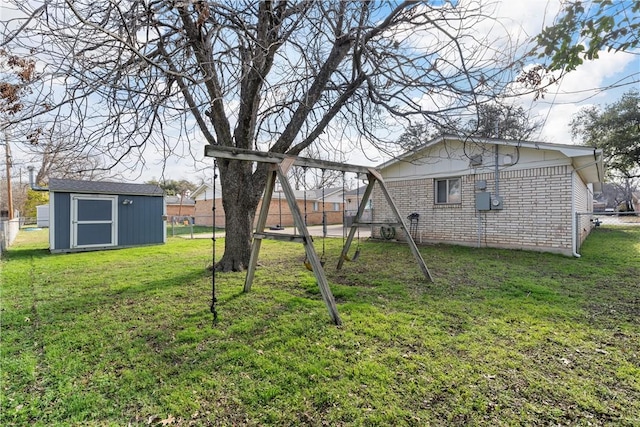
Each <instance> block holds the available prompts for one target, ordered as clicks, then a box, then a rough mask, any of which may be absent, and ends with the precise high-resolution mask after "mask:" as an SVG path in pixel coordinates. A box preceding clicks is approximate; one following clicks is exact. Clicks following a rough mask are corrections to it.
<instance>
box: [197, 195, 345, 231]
mask: <svg viewBox="0 0 640 427" xmlns="http://www.w3.org/2000/svg"><path fill="white" fill-rule="evenodd" d="M296 204H297V205H298V209H300V214H301V215H302V217H303V220H304V217H305V208H304V200H297V201H296ZM338 205H339V206H338V210H334V206H333V203H326V204H325V211H324V212H325V214H326V217H327V223H328V224H341V223H342V206H343V205H342V203H339V204H338ZM261 206H262V203H260V204H259V205H258V209H257V211H256V218H255V221H254V226H255V222H256V221H257V220H258V215H259V213H260V209H261ZM212 207H213V205H212V201H211V200H196V206H195V212H194V217H195V223H196V224H197V225H208V226H211V225H212V223H213V219H212V216H211V215H212V212H211V209H212ZM313 208H314V201H312V200H307V209H306V212H307V214H306V219H307V224H308V225H320V224H322V202H318V204H317V210H314V209H313ZM281 222H282V223H281ZM278 224H280V225H282V226H284V227H292V226H293V216H292V215H291V211H290V210H289V204H288V203H287V200H286V199H285V198H284V197H283V198H282V199H281V200H280V199H279V198H278V197H277V196H276V197H274V198H272V199H271V203H270V204H269V215H268V216H267V225H266V226H267V228H268V227H272V226H275V225H278ZM224 226H225V219H224V208H223V207H222V201H221V199H217V200H216V227H224Z"/></svg>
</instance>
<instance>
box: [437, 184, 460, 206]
mask: <svg viewBox="0 0 640 427" xmlns="http://www.w3.org/2000/svg"><path fill="white" fill-rule="evenodd" d="M435 190H436V204H445V203H461V202H462V198H461V197H460V178H447V179H436V180H435Z"/></svg>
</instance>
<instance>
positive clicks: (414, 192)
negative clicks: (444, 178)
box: [373, 166, 586, 255]
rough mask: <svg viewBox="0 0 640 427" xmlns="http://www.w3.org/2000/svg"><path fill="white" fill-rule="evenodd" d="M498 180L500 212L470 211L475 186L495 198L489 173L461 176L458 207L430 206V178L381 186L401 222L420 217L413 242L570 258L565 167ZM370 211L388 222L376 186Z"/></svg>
mask: <svg viewBox="0 0 640 427" xmlns="http://www.w3.org/2000/svg"><path fill="white" fill-rule="evenodd" d="M452 177H455V176H452ZM499 177H500V181H499V190H500V196H502V197H503V199H504V208H503V209H502V210H491V211H481V212H479V211H476V209H475V194H476V192H478V191H477V190H476V189H475V184H476V182H477V181H480V180H486V182H487V189H486V191H488V192H490V193H491V194H495V175H494V173H483V174H475V175H466V176H463V177H461V185H462V191H461V195H462V203H460V204H451V205H438V204H435V203H434V181H433V179H432V178H424V179H413V180H406V181H394V182H386V185H387V188H388V190H389V192H390V193H391V195H392V197H393V199H394V201H395V203H396V205H397V207H398V209H399V210H400V214H401V215H403V219H405V218H406V217H407V216H408V215H409V214H411V213H413V212H417V213H418V214H420V219H419V224H418V232H417V233H416V235H414V238H415V240H416V241H417V242H441V243H455V244H462V245H469V246H479V247H504V248H515V249H527V250H540V251H550V252H559V253H564V254H568V255H569V254H571V253H572V227H571V221H572V218H571V196H572V193H571V170H570V167H568V166H553V167H542V168H535V169H525V170H503V171H501V172H500V175H499ZM576 182H577V183H579V184H580V186H582V187H584V185H583V184H582V183H581V181H580V180H579V178H576ZM576 187H578V185H576ZM585 188H586V187H585ZM373 207H374V222H382V221H387V220H389V221H392V220H393V217H392V215H391V210H390V209H389V207H388V205H387V202H386V200H385V199H384V196H383V195H382V192H381V191H380V188H379V187H378V186H377V185H376V188H375V190H374V194H373ZM407 226H408V221H407ZM396 232H397V236H399V237H400V238H402V236H403V233H401V232H399V230H396ZM374 236H379V229H378V230H374Z"/></svg>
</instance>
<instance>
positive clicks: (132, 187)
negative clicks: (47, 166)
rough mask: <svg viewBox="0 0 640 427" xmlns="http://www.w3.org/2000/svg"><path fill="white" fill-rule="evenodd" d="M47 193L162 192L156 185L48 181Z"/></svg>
mask: <svg viewBox="0 0 640 427" xmlns="http://www.w3.org/2000/svg"><path fill="white" fill-rule="evenodd" d="M49 191H54V192H62V193H90V194H128V195H139V196H162V195H163V191H162V189H161V188H160V187H158V186H157V185H152V184H131V183H125V182H108V181H79V180H72V179H57V178H51V179H50V180H49Z"/></svg>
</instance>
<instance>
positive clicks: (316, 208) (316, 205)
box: [313, 202, 320, 212]
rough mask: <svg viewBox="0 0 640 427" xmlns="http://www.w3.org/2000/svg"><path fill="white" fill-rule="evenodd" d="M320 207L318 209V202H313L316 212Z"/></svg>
mask: <svg viewBox="0 0 640 427" xmlns="http://www.w3.org/2000/svg"><path fill="white" fill-rule="evenodd" d="M319 210H320V209H318V202H313V211H314V212H318V211H319Z"/></svg>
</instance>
